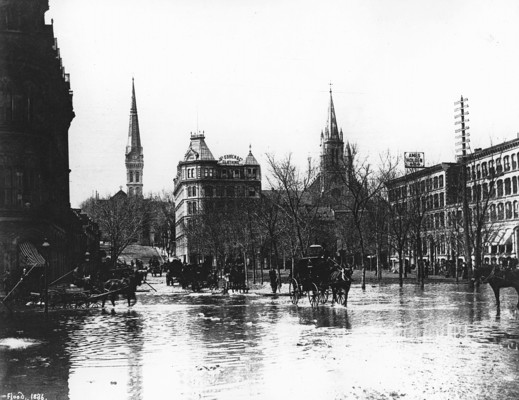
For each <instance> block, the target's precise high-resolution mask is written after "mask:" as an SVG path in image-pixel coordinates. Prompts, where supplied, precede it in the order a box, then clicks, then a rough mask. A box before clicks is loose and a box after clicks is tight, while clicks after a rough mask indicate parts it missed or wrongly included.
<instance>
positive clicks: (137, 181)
mask: <svg viewBox="0 0 519 400" xmlns="http://www.w3.org/2000/svg"><path fill="white" fill-rule="evenodd" d="M125 164H126V187H127V188H128V194H129V195H130V196H133V195H136V196H142V188H143V183H142V181H143V170H144V155H143V149H142V146H141V134H140V132H139V118H138V116H137V101H136V99H135V82H134V79H133V78H132V105H131V108H130V126H129V129H128V144H127V145H126V160H125Z"/></svg>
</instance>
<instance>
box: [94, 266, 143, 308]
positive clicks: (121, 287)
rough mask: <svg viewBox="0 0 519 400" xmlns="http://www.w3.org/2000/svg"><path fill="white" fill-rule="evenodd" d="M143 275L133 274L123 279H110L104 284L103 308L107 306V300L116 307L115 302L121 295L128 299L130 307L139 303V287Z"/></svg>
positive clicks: (139, 273)
mask: <svg viewBox="0 0 519 400" xmlns="http://www.w3.org/2000/svg"><path fill="white" fill-rule="evenodd" d="M142 280H143V274H142V273H141V272H138V271H136V272H132V273H130V274H128V276H125V277H123V278H121V279H110V280H108V281H106V282H105V283H104V284H103V289H104V291H105V295H104V296H102V307H104V306H105V302H106V300H107V299H109V300H110V302H111V303H112V306H115V300H116V299H117V298H118V296H119V295H123V296H124V297H126V299H127V301H128V307H131V306H133V305H134V304H135V303H137V296H136V295H135V292H136V291H137V286H139V285H141V284H142ZM132 301H133V303H132Z"/></svg>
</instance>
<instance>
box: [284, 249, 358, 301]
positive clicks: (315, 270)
mask: <svg viewBox="0 0 519 400" xmlns="http://www.w3.org/2000/svg"><path fill="white" fill-rule="evenodd" d="M352 272H353V271H352V270H351V269H349V268H345V267H344V266H342V265H340V264H339V263H338V262H336V261H335V260H333V259H332V258H330V257H328V256H327V255H326V254H325V251H324V249H323V248H322V246H319V245H312V246H310V247H309V249H308V253H307V256H306V257H303V258H301V259H300V260H299V261H298V262H297V263H296V265H294V275H293V276H291V277H290V279H289V293H290V300H291V301H292V303H293V304H297V303H298V302H299V300H300V299H301V298H302V297H308V301H309V303H310V305H311V306H312V307H315V306H317V305H318V304H324V303H326V302H327V301H328V299H329V297H330V294H331V295H332V301H334V302H337V303H339V304H341V305H344V306H346V305H347V302H348V293H349V290H350V286H351V281H352V279H351V275H352Z"/></svg>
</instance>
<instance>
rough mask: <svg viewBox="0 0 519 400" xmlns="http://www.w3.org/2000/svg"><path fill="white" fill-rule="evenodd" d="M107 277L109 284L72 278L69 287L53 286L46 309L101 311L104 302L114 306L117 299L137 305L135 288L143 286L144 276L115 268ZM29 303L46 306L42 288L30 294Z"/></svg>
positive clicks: (67, 285)
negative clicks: (94, 309) (123, 299)
mask: <svg viewBox="0 0 519 400" xmlns="http://www.w3.org/2000/svg"><path fill="white" fill-rule="evenodd" d="M67 275H68V274H67ZM67 275H65V276H67ZM110 276H111V277H110V279H108V280H104V279H99V278H94V279H92V278H91V277H81V278H78V277H75V278H74V279H73V282H72V283H70V282H64V281H59V280H57V281H55V282H52V283H50V284H49V288H48V291H47V305H48V307H50V308H76V309H78V308H90V307H104V305H105V302H106V301H107V300H109V301H110V302H111V303H112V305H115V300H116V299H117V298H119V297H124V298H125V299H127V301H128V306H130V305H132V303H131V301H132V300H133V301H134V302H135V301H136V296H135V292H136V290H137V286H139V285H141V284H142V278H143V274H142V273H140V272H138V271H133V270H131V269H127V268H116V269H113V270H111V273H110ZM101 278H102V277H101ZM30 303H31V304H35V305H42V304H44V303H45V294H44V290H43V288H41V290H40V291H39V292H31V293H30Z"/></svg>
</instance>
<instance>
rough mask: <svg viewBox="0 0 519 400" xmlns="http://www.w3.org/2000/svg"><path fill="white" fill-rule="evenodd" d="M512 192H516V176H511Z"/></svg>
mask: <svg viewBox="0 0 519 400" xmlns="http://www.w3.org/2000/svg"><path fill="white" fill-rule="evenodd" d="M512 193H513V194H517V177H515V176H514V177H512Z"/></svg>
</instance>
